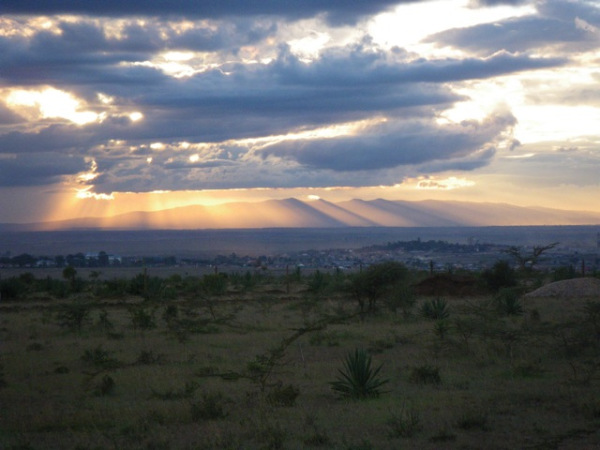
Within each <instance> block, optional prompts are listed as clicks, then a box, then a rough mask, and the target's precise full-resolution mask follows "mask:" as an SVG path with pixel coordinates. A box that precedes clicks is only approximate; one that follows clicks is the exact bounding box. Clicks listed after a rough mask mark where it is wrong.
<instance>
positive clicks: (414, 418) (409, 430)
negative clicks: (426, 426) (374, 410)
mask: <svg viewBox="0 0 600 450" xmlns="http://www.w3.org/2000/svg"><path fill="white" fill-rule="evenodd" d="M387 425H388V428H389V430H390V432H389V433H390V437H393V438H396V437H402V438H408V437H412V436H414V435H415V434H416V433H417V432H419V431H421V429H422V428H423V426H422V425H421V416H420V415H419V413H418V412H417V411H416V410H414V409H412V408H411V409H406V408H405V407H404V406H403V407H402V409H401V410H400V411H399V413H397V414H392V416H391V417H390V418H389V419H388V421H387Z"/></svg>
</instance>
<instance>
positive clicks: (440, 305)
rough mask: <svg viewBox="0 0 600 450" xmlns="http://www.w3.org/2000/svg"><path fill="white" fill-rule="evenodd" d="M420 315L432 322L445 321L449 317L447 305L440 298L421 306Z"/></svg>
mask: <svg viewBox="0 0 600 450" xmlns="http://www.w3.org/2000/svg"><path fill="white" fill-rule="evenodd" d="M421 315H422V316H423V317H426V318H428V319H433V320H442V319H446V318H448V316H449V315H450V310H449V308H448V303H447V302H446V300H444V299H442V298H436V299H434V300H429V301H426V302H425V303H423V304H422V305H421Z"/></svg>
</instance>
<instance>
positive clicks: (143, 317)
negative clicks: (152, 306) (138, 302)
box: [129, 306, 156, 330]
mask: <svg viewBox="0 0 600 450" xmlns="http://www.w3.org/2000/svg"><path fill="white" fill-rule="evenodd" d="M129 314H130V315H131V325H132V326H133V329H134V330H150V329H152V328H156V322H155V321H154V311H153V310H150V311H148V310H146V308H143V307H141V306H138V307H132V308H130V309H129Z"/></svg>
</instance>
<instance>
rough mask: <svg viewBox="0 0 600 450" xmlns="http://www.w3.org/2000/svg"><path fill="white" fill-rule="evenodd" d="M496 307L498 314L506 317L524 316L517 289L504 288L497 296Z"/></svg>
mask: <svg viewBox="0 0 600 450" xmlns="http://www.w3.org/2000/svg"><path fill="white" fill-rule="evenodd" d="M496 307H497V308H498V312H499V313H500V314H502V315H505V316H520V315H522V314H523V306H522V305H521V302H520V300H519V293H518V292H517V290H516V289H514V288H513V289H511V288H504V289H501V290H500V291H499V292H498V295H497V296H496Z"/></svg>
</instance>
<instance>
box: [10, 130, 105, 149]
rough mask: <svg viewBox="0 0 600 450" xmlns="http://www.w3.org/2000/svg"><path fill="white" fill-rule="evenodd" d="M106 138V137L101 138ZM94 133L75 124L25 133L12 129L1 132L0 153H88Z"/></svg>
mask: <svg viewBox="0 0 600 450" xmlns="http://www.w3.org/2000/svg"><path fill="white" fill-rule="evenodd" d="M101 139H102V140H104V138H101ZM94 140H95V139H94V135H93V134H92V133H86V132H85V131H84V130H82V129H81V128H79V127H76V126H74V125H72V126H71V125H49V126H47V127H45V128H42V129H40V130H39V131H34V132H30V133H25V132H22V131H11V132H8V133H4V134H0V154H2V153H36V154H38V155H39V154H40V153H43V152H55V151H60V150H62V151H65V152H72V151H74V150H76V149H79V150H80V151H81V152H82V153H86V152H87V151H88V149H89V147H90V146H91V144H92V143H93V142H94Z"/></svg>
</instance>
